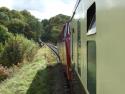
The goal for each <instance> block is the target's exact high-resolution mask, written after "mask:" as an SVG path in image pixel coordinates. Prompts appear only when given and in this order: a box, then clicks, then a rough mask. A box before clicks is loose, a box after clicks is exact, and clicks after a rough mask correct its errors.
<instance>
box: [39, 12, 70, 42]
mask: <svg viewBox="0 0 125 94" xmlns="http://www.w3.org/2000/svg"><path fill="white" fill-rule="evenodd" d="M69 18H70V17H69V16H65V15H62V14H59V15H56V16H55V17H52V18H50V19H49V20H47V19H44V20H42V22H41V23H42V25H43V30H44V31H43V33H42V36H41V39H42V40H43V41H49V42H53V43H56V42H57V40H58V36H59V34H60V32H61V31H62V28H63V25H64V24H65V23H66V22H67V21H68V20H69Z"/></svg>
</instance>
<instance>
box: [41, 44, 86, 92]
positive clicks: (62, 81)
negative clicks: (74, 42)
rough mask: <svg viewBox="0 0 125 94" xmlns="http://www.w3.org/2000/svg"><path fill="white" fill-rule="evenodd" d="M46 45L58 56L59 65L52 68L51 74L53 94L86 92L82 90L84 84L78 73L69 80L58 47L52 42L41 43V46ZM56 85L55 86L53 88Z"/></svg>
mask: <svg viewBox="0 0 125 94" xmlns="http://www.w3.org/2000/svg"><path fill="white" fill-rule="evenodd" d="M44 45H46V46H47V47H49V48H50V49H51V50H52V51H53V54H54V55H56V57H57V62H58V63H57V65H56V66H55V67H53V68H50V70H49V74H50V75H51V76H52V78H53V80H51V79H50V80H51V83H52V93H51V94H86V93H84V92H82V91H83V90H82V88H81V87H82V86H81V85H80V81H79V79H78V77H77V75H76V74H75V75H74V79H73V80H72V81H69V80H68V79H67V76H66V72H65V70H64V68H63V67H64V66H63V65H62V64H61V63H60V57H59V53H58V48H57V47H56V46H54V45H53V44H50V43H44V42H42V43H41V46H44ZM53 87H54V88H53Z"/></svg>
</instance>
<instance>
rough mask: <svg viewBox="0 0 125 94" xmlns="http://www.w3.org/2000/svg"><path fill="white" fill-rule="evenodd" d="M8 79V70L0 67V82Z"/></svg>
mask: <svg viewBox="0 0 125 94" xmlns="http://www.w3.org/2000/svg"><path fill="white" fill-rule="evenodd" d="M7 77H9V70H8V69H7V68H6V67H3V66H2V65H0V82H1V81H2V80H4V79H6V78H7Z"/></svg>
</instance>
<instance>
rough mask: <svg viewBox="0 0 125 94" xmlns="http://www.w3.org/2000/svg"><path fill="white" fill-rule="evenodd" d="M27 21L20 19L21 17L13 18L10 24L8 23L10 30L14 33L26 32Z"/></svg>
mask: <svg viewBox="0 0 125 94" xmlns="http://www.w3.org/2000/svg"><path fill="white" fill-rule="evenodd" d="M26 24H27V23H25V22H23V21H21V20H19V19H12V20H11V21H10V22H9V24H8V25H7V27H8V30H9V32H11V33H13V34H16V33H18V34H22V33H23V32H24V28H25V26H26Z"/></svg>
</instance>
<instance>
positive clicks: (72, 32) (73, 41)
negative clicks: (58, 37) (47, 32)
mask: <svg viewBox="0 0 125 94" xmlns="http://www.w3.org/2000/svg"><path fill="white" fill-rule="evenodd" d="M73 33H74V28H72V32H71V35H72V59H73V49H74V47H73V44H74V43H73V42H74V41H73V38H74V37H73Z"/></svg>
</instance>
